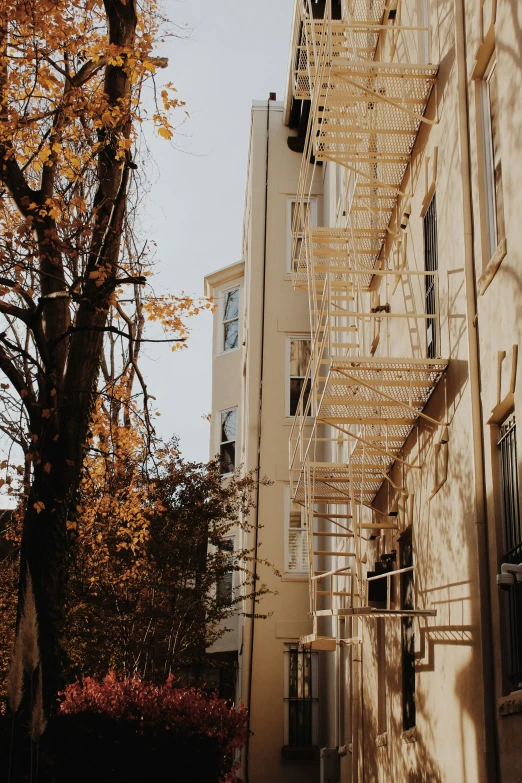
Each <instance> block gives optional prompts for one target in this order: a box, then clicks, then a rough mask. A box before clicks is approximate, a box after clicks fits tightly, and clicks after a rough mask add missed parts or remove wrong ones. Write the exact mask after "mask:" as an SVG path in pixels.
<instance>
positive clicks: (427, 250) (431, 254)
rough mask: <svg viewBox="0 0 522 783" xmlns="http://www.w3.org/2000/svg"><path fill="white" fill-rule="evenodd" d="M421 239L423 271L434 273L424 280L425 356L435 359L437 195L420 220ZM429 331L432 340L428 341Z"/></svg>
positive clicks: (437, 347) (437, 336) (437, 342)
mask: <svg viewBox="0 0 522 783" xmlns="http://www.w3.org/2000/svg"><path fill="white" fill-rule="evenodd" d="M422 237H423V246H424V271H425V272H434V273H435V274H427V275H426V276H425V278H424V312H425V313H426V314H428V313H430V314H431V315H432V316H433V317H432V318H426V319H425V321H426V329H425V337H426V356H427V357H428V359H436V358H437V357H438V356H439V351H440V330H439V322H438V318H437V317H436V316H437V312H438V307H437V295H438V285H437V275H438V271H439V229H438V222H437V193H436V192H435V193H434V194H433V196H432V197H431V201H430V203H429V205H428V208H427V210H426V212H425V213H424V216H423V218H422ZM430 329H431V330H432V331H431V335H432V339H431V341H429V334H430Z"/></svg>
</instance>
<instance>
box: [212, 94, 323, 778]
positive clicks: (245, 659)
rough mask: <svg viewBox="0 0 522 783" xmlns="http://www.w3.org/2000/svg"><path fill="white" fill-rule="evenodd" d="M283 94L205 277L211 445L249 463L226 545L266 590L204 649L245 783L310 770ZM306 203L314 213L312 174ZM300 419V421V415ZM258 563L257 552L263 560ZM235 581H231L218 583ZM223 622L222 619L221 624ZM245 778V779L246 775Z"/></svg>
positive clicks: (305, 774)
mask: <svg viewBox="0 0 522 783" xmlns="http://www.w3.org/2000/svg"><path fill="white" fill-rule="evenodd" d="M289 135H292V136H293V135H295V134H294V133H292V132H291V131H289V129H288V127H286V125H285V123H284V104H283V102H278V101H276V100H275V96H271V98H270V100H268V101H254V103H253V106H252V124H251V137H250V146H249V160H248V175H247V186H246V199H245V220H244V236H243V260H242V261H240V262H238V263H235V264H232V265H231V266H229V267H227V268H225V269H222V270H219V271H217V272H215V273H214V274H211V275H209V276H208V277H206V278H205V291H206V294H207V295H208V296H212V297H213V298H214V302H215V305H216V310H215V314H214V334H213V373H212V433H211V443H210V452H211V454H212V455H215V454H218V453H219V454H220V455H221V457H222V460H223V472H224V476H225V479H224V480H226V474H227V473H229V472H231V471H233V470H234V469H236V468H239V467H241V470H242V471H244V472H245V473H247V472H249V471H251V470H259V475H260V476H262V477H266V478H267V479H269V480H270V482H271V484H269V485H265V486H260V488H259V497H258V502H257V511H256V512H255V513H254V514H253V515H252V519H251V520H250V522H251V525H252V528H253V529H252V531H251V532H250V533H248V534H246V533H244V532H243V531H242V530H241V529H240V528H239V527H238V529H237V531H236V533H235V535H234V536H233V537H231V539H232V538H233V541H232V543H230V544H228V546H230V547H231V548H233V549H235V550H240V549H251V548H253V547H256V548H257V550H258V557H259V562H258V564H257V566H256V568H257V575H258V577H259V584H266V585H267V587H268V588H269V590H270V591H271V592H270V593H269V594H268V595H266V596H264V597H263V598H262V599H261V600H260V601H259V602H258V603H257V604H256V606H255V607H254V606H252V602H251V601H250V600H247V601H245V607H244V610H245V614H246V615H255V614H257V615H267V617H265V618H260V617H258V618H252V617H251V616H250V617H249V616H240V615H238V616H237V618H235V622H234V627H233V628H232V629H231V630H230V631H229V632H228V633H227V634H225V635H224V636H223V637H222V639H220V640H219V642H218V643H217V644H216V645H214V647H213V648H212V649H211V650H210V651H209V652H210V654H212V655H220V656H225V655H228V656H229V660H230V659H231V658H233V657H234V656H236V657H237V662H238V676H237V698H238V700H240V701H243V702H244V703H247V704H248V705H250V714H251V718H250V721H251V723H250V728H251V731H252V732H253V734H252V737H251V739H250V742H249V747H248V758H245V772H244V774H245V778H246V779H248V780H249V781H250V783H264V782H265V781H267V780H271V781H273V783H279V782H281V783H283V781H285V782H286V781H289V782H291V781H296V783H297V781H299V783H306V781H316V780H318V766H317V759H318V752H317V748H318V746H319V745H320V744H321V742H320V739H319V712H318V691H319V682H318V680H317V671H318V655H317V654H316V653H314V654H313V655H312V654H311V653H305V652H303V651H302V649H301V648H300V647H299V639H300V637H301V636H303V635H307V634H309V633H311V631H312V621H311V619H310V617H309V615H308V612H309V598H308V554H307V551H308V536H307V530H306V527H305V524H306V521H305V517H304V513H303V511H302V507H301V506H299V505H297V504H295V503H293V502H292V500H291V497H290V483H289V481H290V480H289V468H288V441H289V433H290V430H291V428H292V424H293V420H294V417H295V413H296V409H297V402H298V400H299V395H300V393H301V388H302V384H303V376H304V374H305V372H306V368H307V365H308V360H309V356H310V317H309V313H308V298H307V295H306V292H303V291H299V290H296V289H295V288H294V286H293V283H292V263H291V253H292V234H291V228H292V219H293V216H294V213H295V201H296V193H297V184H298V179H299V172H300V166H301V157H302V156H301V155H300V154H296V153H295V152H293V151H292V150H291V149H290V148H289V146H288V137H289ZM310 210H311V214H312V216H313V220H314V221H315V222H317V221H318V220H319V218H320V216H321V215H322V178H321V174H320V172H318V173H317V175H316V176H315V178H314V182H313V184H312V186H311V196H310ZM306 426H307V427H308V425H306ZM262 561H266V562H262ZM229 589H231V590H241V586H240V585H233V584H231V585H230V586H229ZM228 627H230V623H228ZM247 776H248V777H247Z"/></svg>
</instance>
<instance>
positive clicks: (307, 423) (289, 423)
mask: <svg viewBox="0 0 522 783" xmlns="http://www.w3.org/2000/svg"><path fill="white" fill-rule="evenodd" d="M293 423H294V416H285V418H284V419H283V421H282V422H281V424H282V425H283V426H288V427H291V426H292V424H293ZM313 423H314V417H313V416H307V417H306V421H305V427H311V426H312V424H313Z"/></svg>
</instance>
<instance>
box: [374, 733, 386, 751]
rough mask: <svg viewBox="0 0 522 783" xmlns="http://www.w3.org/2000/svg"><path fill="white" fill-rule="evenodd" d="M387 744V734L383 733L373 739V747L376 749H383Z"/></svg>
mask: <svg viewBox="0 0 522 783" xmlns="http://www.w3.org/2000/svg"><path fill="white" fill-rule="evenodd" d="M387 744H388V732H387V731H385V732H384V734H379V735H378V736H377V737H375V745H376V746H377V747H378V748H384V747H385V745H387Z"/></svg>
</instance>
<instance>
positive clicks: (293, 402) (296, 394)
mask: <svg viewBox="0 0 522 783" xmlns="http://www.w3.org/2000/svg"><path fill="white" fill-rule="evenodd" d="M303 383H304V378H290V416H295V414H296V413H297V407H298V404H299V398H300V396H301V389H302V388H303ZM310 390H311V381H310V379H308V380H307V382H306V391H305V396H304V399H303V412H304V411H305V410H306V404H307V402H308V397H309V396H310ZM311 415H312V411H311V410H309V411H308V416H311Z"/></svg>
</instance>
